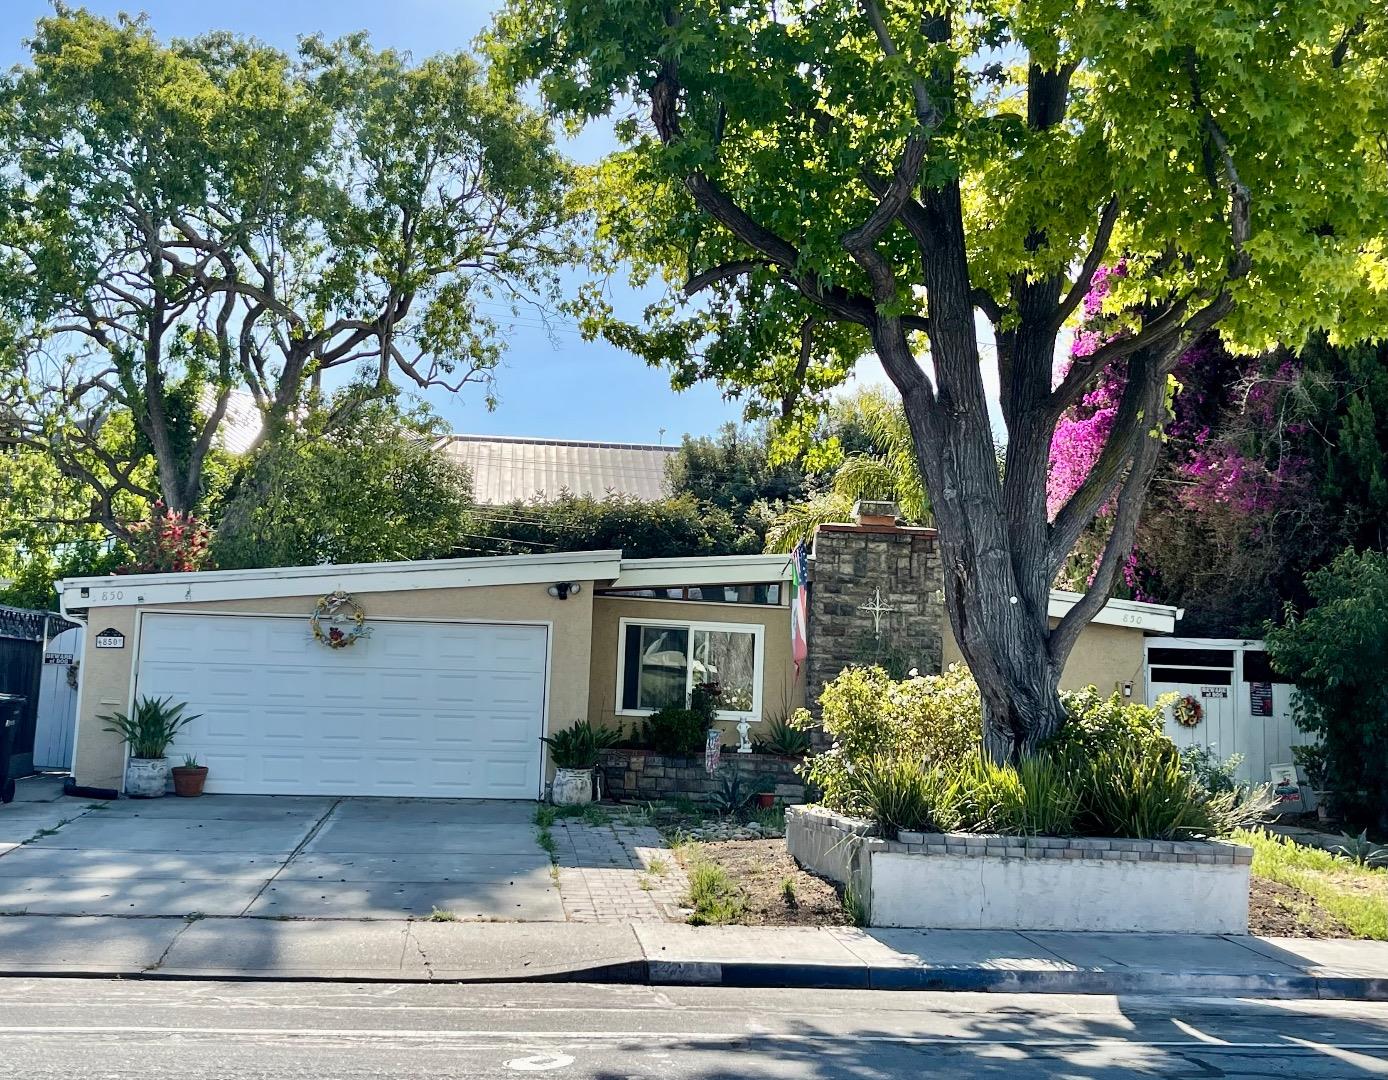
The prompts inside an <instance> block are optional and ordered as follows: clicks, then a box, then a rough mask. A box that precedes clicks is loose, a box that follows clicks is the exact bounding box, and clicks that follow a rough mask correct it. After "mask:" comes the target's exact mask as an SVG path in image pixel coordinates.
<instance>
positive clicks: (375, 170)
mask: <svg viewBox="0 0 1388 1080" xmlns="http://www.w3.org/2000/svg"><path fill="white" fill-rule="evenodd" d="M0 160H2V161H3V163H4V164H3V165H0V330H3V334H0V339H2V340H0V355H3V357H4V363H3V366H0V446H11V447H20V448H25V449H29V450H33V451H35V452H37V453H38V454H40V455H42V456H45V457H46V458H48V459H50V460H51V461H52V462H53V463H54V464H55V466H56V467H57V468H58V469H59V471H60V472H61V473H62V474H63V475H64V476H65V477H66V478H68V479H69V480H71V481H73V482H76V483H79V484H81V485H82V486H83V487H84V488H85V489H86V490H87V492H88V493H89V497H86V498H84V499H83V500H81V501H82V503H83V505H84V506H85V507H86V512H85V515H84V516H85V517H86V518H87V519H88V520H92V521H97V522H100V523H101V524H103V525H104V526H105V527H107V528H108V529H110V530H112V531H116V532H120V531H121V529H122V528H123V520H128V519H123V512H124V511H123V508H122V506H121V503H122V500H125V499H127V498H133V499H135V500H137V501H139V502H140V503H142V504H148V503H151V502H153V501H154V500H155V499H162V501H163V502H164V503H165V504H166V505H167V506H168V507H169V508H170V509H171V510H174V511H178V512H183V511H188V510H191V509H193V508H195V507H196V506H197V505H198V503H199V501H200V500H202V499H204V498H205V497H206V496H207V494H208V491H209V487H210V484H209V479H208V476H207V475H206V466H207V462H208V459H209V457H210V456H211V455H213V454H214V453H215V445H216V433H217V431H218V428H219V425H220V424H221V422H222V420H223V417H224V416H225V413H226V409H227V403H228V400H229V397H230V394H231V393H232V391H233V390H234V389H236V388H242V389H245V390H246V391H248V392H249V393H250V394H251V395H252V396H253V398H254V400H255V402H256V405H257V406H258V407H259V409H260V411H261V413H262V414H263V416H264V418H265V426H264V433H265V434H264V438H266V439H269V440H274V439H275V438H277V437H278V436H279V435H280V433H281V432H283V431H285V430H287V429H290V428H292V427H293V426H294V421H295V417H296V411H297V410H299V409H301V408H302V407H303V406H304V403H305V400H306V397H307V395H309V394H310V393H313V392H315V391H322V392H331V390H332V389H333V388H334V387H335V386H340V385H341V384H342V382H343V381H344V380H345V376H337V377H336V378H335V377H334V376H332V375H331V374H330V373H332V372H333V371H334V369H340V370H341V371H342V372H345V373H346V372H349V373H351V376H352V377H355V378H357V379H358V380H359V381H361V382H362V384H363V385H364V386H365V387H367V388H369V390H370V391H371V393H373V394H377V395H381V396H389V395H390V394H391V393H393V392H394V389H395V388H396V386H397V385H404V386H407V387H411V388H413V389H421V388H427V387H442V388H447V389H449V390H458V389H461V388H462V387H464V386H465V385H469V384H475V385H478V386H479V387H480V390H479V392H480V393H483V394H485V395H486V396H488V397H489V398H490V395H491V391H490V385H491V382H492V380H493V378H494V372H495V369H496V366H497V363H498V361H499V359H500V357H501V354H502V351H503V342H504V337H503V333H502V328H503V327H504V325H505V323H506V319H507V314H506V313H507V312H508V311H515V310H516V309H517V307H518V306H519V305H528V304H547V303H549V302H551V301H552V300H554V298H555V296H556V292H555V290H556V288H557V285H556V277H555V271H556V268H557V267H558V266H559V265H561V264H564V263H567V262H568V261H570V260H571V259H572V258H573V257H574V253H575V250H576V249H575V242H576V240H575V237H576V223H577V221H578V217H577V215H576V213H575V211H574V209H573V208H572V207H571V206H570V205H569V204H568V190H569V183H570V179H571V169H570V167H569V166H568V165H567V163H566V162H565V161H564V160H563V159H562V157H561V156H560V155H559V153H558V152H557V150H556V149H555V146H554V142H553V138H552V134H551V131H550V124H549V122H548V120H547V119H546V118H545V117H544V116H543V115H540V114H538V113H537V112H536V111H535V110H533V109H530V108H527V107H525V106H524V105H522V104H521V103H520V102H519V100H518V98H517V97H516V96H515V95H514V94H511V93H509V92H508V91H506V90H505V89H504V88H501V87H500V86H499V84H498V83H496V82H495V81H494V80H492V79H490V78H489V76H488V73H487V71H486V69H485V68H484V67H483V66H482V65H481V64H479V62H478V61H476V60H475V59H473V58H471V57H469V56H467V55H465V54H461V53H452V54H440V55H439V56H436V57H434V58H431V59H429V60H426V61H423V62H420V63H414V62H412V61H410V60H409V59H408V58H407V57H405V56H402V55H401V54H398V53H396V52H393V51H391V50H379V49H375V48H373V47H372V46H371V45H370V44H369V42H368V41H367V40H366V38H365V37H364V36H362V35H356V36H353V37H349V38H346V39H344V40H342V41H338V42H332V43H329V42H325V41H322V40H319V39H308V40H306V41H304V42H303V43H302V44H301V47H300V49H299V50H298V52H297V53H296V54H294V55H290V54H286V53H284V52H281V51H279V50H276V49H273V48H270V47H268V46H265V45H262V44H260V43H258V42H255V41H253V40H249V39H245V38H239V37H235V36H233V35H230V34H211V35H208V36H206V37H203V38H199V39H196V40H193V41H174V42H170V43H166V42H163V41H161V40H159V39H158V38H157V37H156V36H155V34H154V32H153V30H152V29H151V28H150V27H149V25H148V24H147V23H146V22H145V21H144V20H143V19H130V18H127V17H124V16H122V17H119V18H117V19H115V20H114V21H111V20H106V19H102V18H100V17H98V16H95V15H92V14H90V13H88V12H86V11H84V10H73V9H69V8H67V7H65V6H63V5H59V6H58V8H57V11H56V13H55V14H53V15H51V16H49V17H47V18H44V19H41V20H40V21H39V23H38V26H37V29H36V31H35V34H34V36H33V38H32V40H31V42H30V57H29V61H28V62H27V63H26V64H24V65H21V66H20V67H18V68H16V69H15V70H14V71H13V72H11V73H10V74H8V75H7V76H5V77H4V78H3V79H0ZM325 380H330V381H327V382H326V383H325ZM365 396H369V395H356V396H354V397H352V398H350V399H343V404H344V405H345V406H347V407H355V406H356V405H357V404H359V403H360V402H361V401H362V400H363V398H364V397H365ZM121 417H124V418H126V419H128V421H129V422H130V423H131V424H132V425H133V437H131V438H126V439H123V440H118V439H115V438H112V437H111V435H110V434H109V432H108V428H109V426H110V425H111V424H112V423H117V424H123V423H125V419H120V418H121Z"/></svg>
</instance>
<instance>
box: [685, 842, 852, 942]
mask: <svg viewBox="0 0 1388 1080" xmlns="http://www.w3.org/2000/svg"><path fill="white" fill-rule="evenodd" d="M691 855H692V856H693V858H695V859H702V860H703V861H705V862H709V863H712V864H713V865H715V866H717V867H720V868H721V869H722V870H723V871H724V872H725V873H727V875H728V877H729V878H731V879H732V882H733V883H734V885H735V886H736V887H737V889H738V890H739V892H740V894H741V897H742V900H743V909H742V911H741V913H740V915H739V916H738V918H737V922H739V923H741V924H743V925H747V926H847V925H849V921H850V920H849V918H848V915H847V913H845V911H844V909H843V901H842V900H840V899H839V894H838V890H837V889H836V888H835V887H834V885H833V884H831V883H830V882H828V881H825V880H824V879H823V878H819V877H815V875H814V874H811V873H808V872H807V871H805V870H802V869H801V868H800V867H799V866H798V865H796V862H795V860H794V859H792V858H791V857H790V856H789V855H788V854H787V853H786V842H785V841H784V840H727V841H723V842H719V843H707V844H698V845H696V846H695V847H694V848H693V850H692V852H691Z"/></svg>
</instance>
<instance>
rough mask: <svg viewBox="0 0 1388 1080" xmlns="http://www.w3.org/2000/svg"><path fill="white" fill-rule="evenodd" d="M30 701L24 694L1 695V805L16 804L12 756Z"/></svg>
mask: <svg viewBox="0 0 1388 1080" xmlns="http://www.w3.org/2000/svg"><path fill="white" fill-rule="evenodd" d="M28 700H29V699H28V698H27V697H25V696H24V695H23V694H0V803H7V802H14V780H13V779H12V778H11V777H10V754H11V752H12V751H13V749H14V737H15V736H16V735H17V734H18V733H19V718H20V717H21V716H22V715H23V713H24V705H25V702H27V701H28Z"/></svg>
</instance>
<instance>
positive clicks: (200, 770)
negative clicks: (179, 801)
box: [169, 765, 207, 799]
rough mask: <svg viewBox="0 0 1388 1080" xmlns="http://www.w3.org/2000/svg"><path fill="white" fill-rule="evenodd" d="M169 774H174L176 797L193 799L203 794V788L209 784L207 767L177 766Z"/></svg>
mask: <svg viewBox="0 0 1388 1080" xmlns="http://www.w3.org/2000/svg"><path fill="white" fill-rule="evenodd" d="M169 772H171V773H173V782H174V794H175V795H181V796H183V797H184V798H185V799H192V798H196V797H197V796H199V795H201V794H202V787H203V785H204V784H206V783H207V766H206V765H191V766H189V765H175V766H174V767H173V768H172V769H170V770H169Z"/></svg>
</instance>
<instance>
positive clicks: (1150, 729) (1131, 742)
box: [1046, 686, 1176, 758]
mask: <svg viewBox="0 0 1388 1080" xmlns="http://www.w3.org/2000/svg"><path fill="white" fill-rule="evenodd" d="M1060 698H1061V701H1062V702H1063V703H1064V705H1065V713H1066V715H1067V716H1068V718H1069V719H1068V720H1067V722H1066V724H1065V726H1064V727H1063V728H1061V729H1060V731H1059V732H1058V733H1057V734H1056V735H1055V737H1054V738H1052V739H1051V740H1050V742H1049V744H1048V745H1047V747H1046V749H1047V750H1049V751H1051V752H1053V753H1056V754H1057V755H1059V756H1061V757H1066V758H1069V757H1071V756H1072V755H1074V754H1080V755H1082V756H1084V757H1088V758H1093V757H1095V756H1097V755H1098V754H1101V753H1105V752H1108V751H1111V750H1116V749H1119V748H1127V747H1132V748H1133V749H1134V750H1136V751H1138V752H1140V753H1146V752H1148V751H1165V750H1166V749H1168V748H1169V749H1171V750H1172V751H1173V752H1174V751H1175V748H1176V744H1175V743H1173V742H1172V741H1171V740H1170V739H1169V738H1167V736H1166V733H1165V732H1164V731H1163V729H1162V710H1161V706H1160V705H1158V706H1157V707H1151V706H1147V705H1141V704H1138V703H1137V702H1135V701H1126V700H1124V698H1123V696H1122V695H1121V694H1112V695H1110V696H1109V697H1104V696H1103V695H1102V694H1100V693H1099V691H1098V689H1097V688H1095V687H1093V686H1086V687H1085V688H1084V689H1083V690H1066V691H1063V692H1062V693H1061V695H1060Z"/></svg>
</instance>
